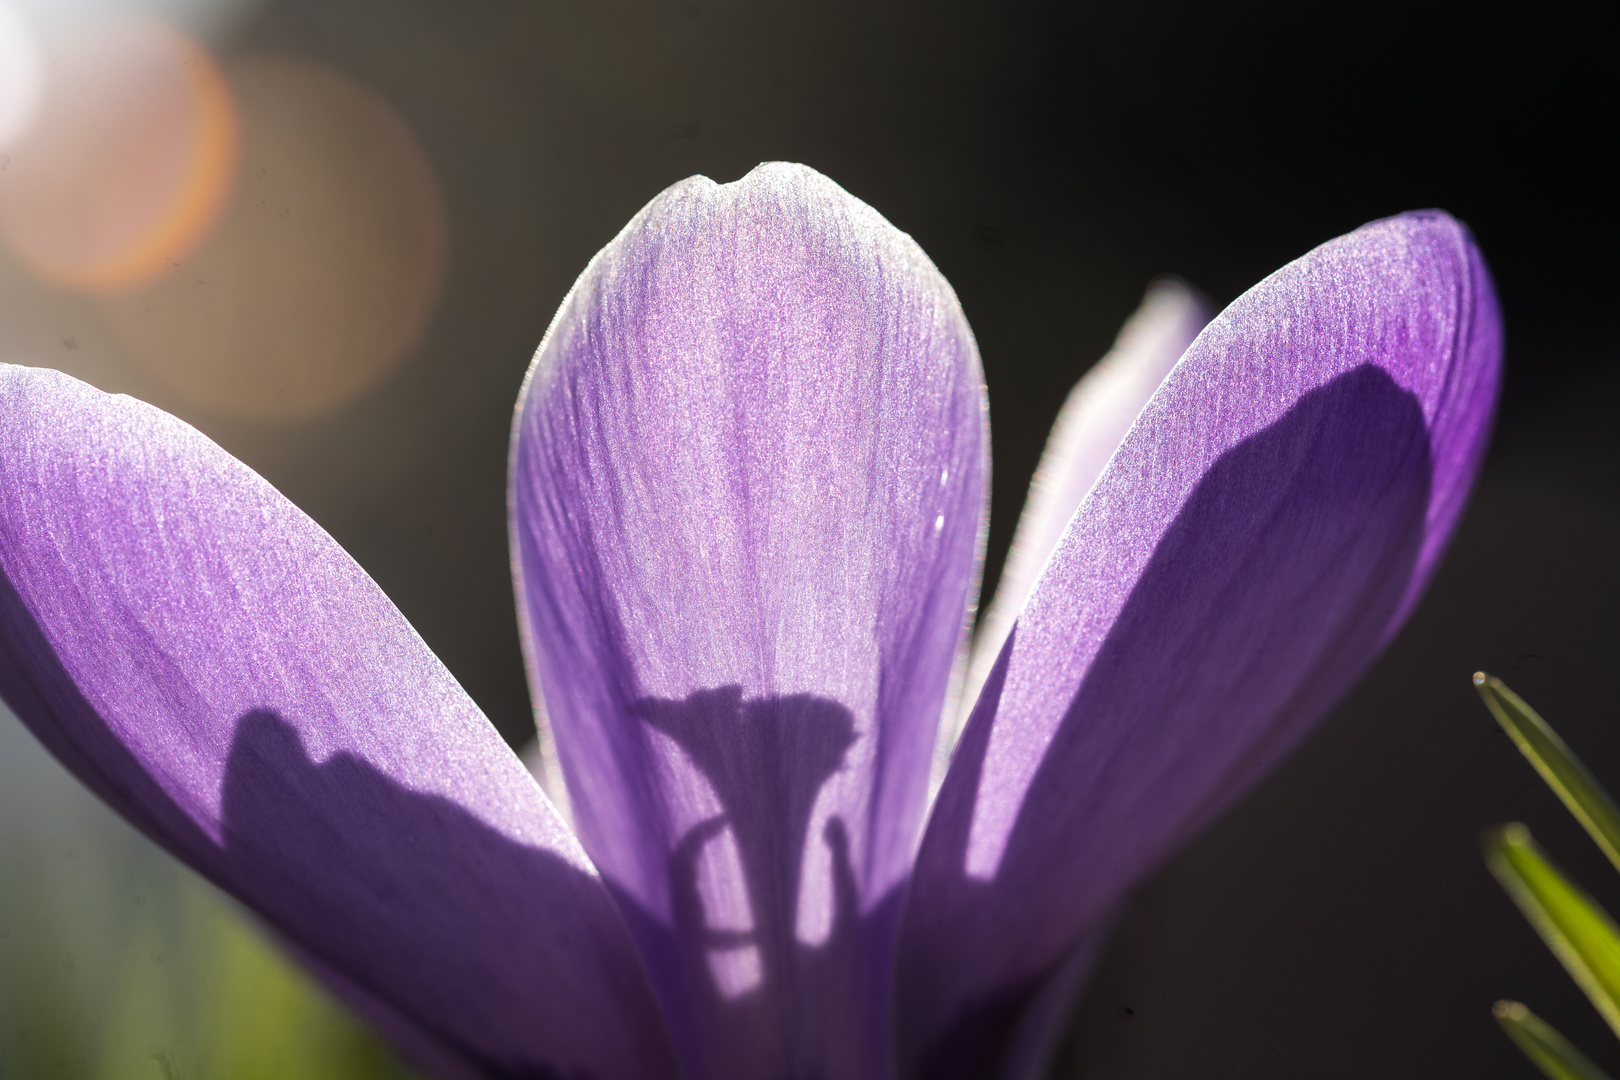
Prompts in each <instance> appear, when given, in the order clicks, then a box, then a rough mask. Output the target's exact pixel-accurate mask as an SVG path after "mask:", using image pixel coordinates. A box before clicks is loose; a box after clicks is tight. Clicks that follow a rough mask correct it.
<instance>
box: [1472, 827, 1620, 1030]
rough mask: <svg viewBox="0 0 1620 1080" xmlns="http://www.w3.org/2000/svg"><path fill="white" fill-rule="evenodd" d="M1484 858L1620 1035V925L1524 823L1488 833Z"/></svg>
mask: <svg viewBox="0 0 1620 1080" xmlns="http://www.w3.org/2000/svg"><path fill="white" fill-rule="evenodd" d="M1484 847H1485V862H1486V864H1487V865H1488V866H1489V867H1490V869H1491V873H1493V874H1495V875H1496V879H1497V880H1498V881H1500V882H1501V883H1502V887H1503V888H1504V889H1506V890H1507V893H1508V895H1509V896H1511V897H1512V898H1513V901H1514V903H1516V904H1518V905H1519V910H1520V911H1522V912H1523V913H1524V916H1525V918H1526V919H1528V920H1529V921H1530V925H1531V926H1533V927H1535V929H1536V932H1537V933H1539V934H1540V935H1541V938H1542V940H1543V941H1545V942H1546V943H1547V946H1548V948H1550V949H1552V951H1553V954H1554V955H1556V956H1557V957H1558V959H1559V960H1560V961H1561V962H1562V963H1563V965H1564V967H1565V969H1567V970H1568V971H1569V973H1570V975H1571V976H1572V977H1574V979H1575V981H1576V983H1578V984H1579V985H1580V987H1581V989H1582V990H1584V991H1585V992H1586V996H1587V997H1588V998H1590V999H1591V1000H1592V1004H1593V1005H1595V1006H1596V1007H1597V1010H1598V1012H1600V1013H1602V1014H1603V1019H1604V1020H1606V1021H1607V1022H1608V1024H1609V1027H1611V1028H1613V1029H1614V1031H1615V1033H1616V1034H1617V1035H1620V930H1616V928H1615V925H1614V922H1613V920H1611V919H1610V918H1609V916H1608V913H1607V912H1605V911H1604V910H1603V909H1602V908H1601V907H1600V906H1599V905H1598V904H1597V902H1596V901H1594V900H1593V899H1592V898H1591V897H1589V896H1587V895H1586V894H1585V893H1584V892H1582V891H1581V890H1580V889H1579V888H1577V887H1576V886H1575V885H1573V884H1572V883H1571V882H1570V881H1569V880H1568V879H1567V878H1565V877H1564V875H1563V874H1561V873H1560V872H1559V871H1558V869H1557V868H1556V867H1554V866H1553V865H1552V863H1551V862H1550V861H1549V860H1548V859H1547V856H1546V855H1545V854H1544V853H1543V852H1542V851H1541V849H1540V848H1539V847H1537V846H1536V843H1535V841H1534V840H1532V839H1531V838H1530V830H1528V829H1526V828H1525V827H1524V826H1523V825H1519V824H1513V825H1504V826H1503V827H1501V828H1500V829H1493V830H1492V831H1491V832H1489V833H1487V834H1486V836H1485V838H1484Z"/></svg>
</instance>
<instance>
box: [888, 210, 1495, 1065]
mask: <svg viewBox="0 0 1620 1080" xmlns="http://www.w3.org/2000/svg"><path fill="white" fill-rule="evenodd" d="M1501 341H1502V338H1501V325H1500V316H1499V312H1498V309H1497V305H1496V299H1495V295H1494V292H1493V290H1492V286H1491V282H1490V278H1489V275H1488V273H1487V272H1486V269H1485V265H1484V262H1483V261H1482V259H1481V257H1480V255H1479V252H1478V251H1477V249H1476V248H1475V247H1474V245H1473V243H1472V241H1471V239H1470V238H1469V236H1468V234H1467V232H1466V230H1465V229H1464V228H1463V227H1462V226H1461V225H1459V224H1458V223H1457V222H1455V221H1453V220H1452V219H1451V218H1449V217H1447V216H1446V215H1445V214H1442V213H1439V212H1429V213H1421V214H1408V215H1405V216H1402V217H1398V218H1393V219H1390V220H1387V221H1381V222H1376V223H1374V224H1371V225H1368V226H1366V227H1364V228H1362V229H1360V230H1358V231H1356V232H1354V233H1352V234H1350V235H1349V236H1345V237H1341V238H1340V239H1338V240H1334V241H1332V242H1330V243H1328V244H1324V245H1323V246H1322V247H1320V248H1317V249H1316V250H1315V251H1313V252H1311V253H1310V254H1308V255H1306V256H1305V257H1304V258H1302V259H1300V260H1298V261H1297V262H1294V263H1292V264H1290V265H1289V266H1287V267H1284V268H1283V269H1282V270H1280V271H1279V272H1277V273H1276V274H1274V275H1272V276H1271V277H1269V278H1267V279H1266V280H1265V281H1263V282H1261V283H1260V284H1259V285H1257V286H1256V287H1255V288H1254V289H1252V290H1250V291H1249V292H1248V293H1247V294H1245V295H1244V296H1243V297H1241V298H1240V299H1238V300H1237V301H1236V302H1235V303H1234V304H1233V305H1232V306H1231V307H1229V308H1228V309H1227V310H1226V311H1225V312H1223V313H1222V314H1221V315H1220V316H1219V317H1218V318H1217V319H1216V320H1215V321H1214V322H1213V323H1211V324H1210V326H1209V327H1208V328H1207V329H1206V330H1205V331H1204V332H1203V333H1202V334H1200V335H1199V337H1198V339H1197V341H1196V342H1194V344H1193V345H1192V347H1191V348H1190V349H1188V350H1187V353H1186V355H1185V356H1184V357H1183V358H1182V360H1181V361H1180V363H1179V364H1178V365H1177V366H1176V368H1175V369H1174V371H1172V373H1171V374H1170V376H1169V377H1168V378H1167V379H1166V380H1165V382H1164V384H1163V385H1162V386H1161V387H1160V389H1159V391H1158V392H1157V393H1156V394H1155V395H1154V397H1153V398H1152V400H1151V401H1150V402H1149V403H1148V405H1147V406H1146V408H1145V409H1144V410H1143V413H1142V415H1141V416H1140V418H1138V420H1137V422H1136V425H1135V427H1134V428H1132V430H1131V432H1130V434H1129V435H1128V436H1127V437H1126V439H1125V441H1124V443H1123V444H1122V445H1121V446H1120V449H1119V451H1118V452H1117V454H1116V455H1115V456H1114V458H1113V460H1112V461H1111V462H1110V463H1109V465H1108V467H1107V469H1106V470H1105V471H1104V473H1103V475H1102V477H1101V478H1099V480H1098V481H1097V483H1096V485H1095V487H1094V488H1093V489H1092V491H1091V493H1090V494H1089V495H1088V496H1087V498H1086V500H1085V502H1084V503H1083V504H1082V506H1081V508H1080V510H1079V512H1078V514H1077V515H1076V517H1075V519H1074V521H1073V522H1072V523H1071V524H1070V526H1069V529H1068V531H1067V533H1066V534H1065V535H1064V537H1063V539H1062V541H1061V542H1060V544H1059V546H1058V549H1057V551H1056V552H1055V553H1054V554H1053V556H1052V558H1051V560H1050V562H1049V563H1048V565H1047V567H1046V570H1045V572H1044V574H1043V575H1042V577H1041V579H1040V580H1039V582H1038V583H1037V584H1036V587H1035V590H1034V592H1033V594H1032V595H1031V597H1030V599H1029V601H1028V603H1027V604H1026V605H1025V608H1024V611H1023V613H1022V615H1021V616H1020V619H1019V622H1018V624H1017V626H1016V627H1015V628H1014V630H1013V632H1012V636H1011V638H1010V640H1009V642H1008V644H1007V646H1006V647H1005V648H1004V649H1003V650H1002V653H1001V655H1000V658H999V659H998V660H997V662H996V665H995V667H994V669H993V671H992V673H991V676H990V678H989V680H988V681H987V682H986V685H985V690H984V692H983V694H982V695H981V698H980V700H979V702H978V704H977V706H976V707H975V709H974V712H973V715H972V719H971V720H970V721H969V723H968V728H967V731H966V733H965V734H964V736H963V740H962V746H961V747H960V748H959V750H958V752H957V755H956V760H955V762H954V763H953V765H952V770H951V773H950V774H949V775H948V776H947V778H946V781H945V786H944V788H943V790H942V792H941V795H940V798H939V800H938V802H937V804H936V806H935V808H934V812H933V817H932V818H931V820H930V822H929V826H928V831H927V834H926V836H925V839H924V841H923V846H922V850H921V854H920V856H919V862H918V868H917V873H916V877H915V879H914V882H913V887H912V892H911V894H910V902H909V906H908V908H907V911H906V914H905V917H904V922H903V925H902V930H901V944H900V965H901V966H900V972H901V974H900V980H901V982H900V986H899V987H898V991H897V992H898V993H899V995H900V997H899V1005H898V1008H899V1035H898V1038H899V1040H900V1053H901V1060H902V1062H903V1064H904V1066H905V1068H904V1069H903V1073H902V1074H903V1075H918V1076H943V1075H956V1073H955V1072H953V1071H952V1070H953V1069H959V1068H960V1069H963V1070H965V1071H964V1075H990V1074H991V1073H992V1072H993V1071H994V1068H993V1067H994V1063H995V1061H996V1059H997V1057H998V1056H999V1055H1000V1053H1001V1051H1000V1049H999V1047H1000V1044H999V1043H998V1039H1000V1038H1002V1036H1004V1035H1005V1033H1006V1029H1007V1025H1008V1024H1009V1023H1010V1022H1011V1020H1012V1019H1014V1018H1016V1017H1017V1015H1018V1013H1019V1011H1020V1008H1021V1005H1022V1002H1023V1001H1024V1000H1026V999H1028V998H1029V997H1031V996H1033V995H1035V994H1037V993H1039V992H1040V991H1041V989H1042V987H1043V984H1044V982H1045V981H1046V980H1047V979H1048V977H1049V976H1050V974H1051V973H1052V972H1053V971H1055V970H1056V969H1057V968H1058V967H1059V965H1060V964H1061V963H1062V960H1063V958H1064V957H1065V955H1067V954H1068V952H1069V951H1070V950H1071V949H1073V948H1074V947H1075V946H1076V943H1077V942H1079V941H1081V940H1082V939H1083V937H1084V936H1085V935H1086V933H1087V932H1088V928H1090V927H1092V925H1093V924H1094V922H1095V920H1097V919H1098V918H1099V917H1100V916H1101V914H1102V913H1103V912H1105V911H1106V910H1107V909H1108V908H1109V907H1110V906H1111V905H1112V904H1113V903H1114V902H1115V901H1116V900H1117V899H1118V898H1119V897H1120V895H1121V893H1122V892H1123V891H1124V890H1125V889H1127V888H1129V887H1130V886H1131V885H1132V884H1133V883H1134V882H1136V881H1137V880H1139V879H1140V878H1141V876H1142V875H1143V874H1144V873H1146V872H1147V871H1148V870H1149V869H1150V868H1152V867H1153V866H1154V865H1155V864H1156V863H1157V862H1159V861H1160V860H1162V859H1163V858H1164V857H1165V856H1166V855H1167V854H1169V852H1171V851H1172V850H1173V849H1174V848H1175V847H1176V846H1177V845H1179V844H1180V843H1182V842H1183V841H1185V840H1186V839H1187V838H1188V837H1189V836H1190V835H1191V834H1192V833H1193V832H1194V831H1195V830H1196V829H1197V828H1199V827H1200V826H1202V825H1203V824H1204V823H1206V822H1207V821H1208V820H1209V819H1210V818H1211V816H1213V815H1214V814H1215V813H1217V812H1218V811H1219V810H1220V809H1222V808H1223V807H1224V806H1226V805H1227V804H1229V803H1230V802H1231V801H1232V800H1233V799H1234V798H1235V797H1236V796H1237V795H1239V794H1240V793H1241V792H1242V791H1243V790H1244V789H1245V788H1246V787H1247V786H1248V785H1249V784H1251V783H1252V782H1253V781H1254V780H1255V779H1257V778H1258V777H1259V776H1260V775H1261V774H1262V773H1263V772H1264V771H1265V770H1266V769H1267V768H1269V767H1270V766H1271V765H1273V764H1274V763H1275V762H1276V761H1277V760H1278V758H1279V757H1280V756H1281V755H1283V754H1284V753H1286V752H1287V751H1288V750H1289V749H1291V748H1292V747H1293V746H1294V745H1295V744H1296V743H1297V742H1298V741H1299V739H1300V738H1301V737H1303V735H1304V734H1305V733H1306V732H1307V731H1308V730H1309V728H1310V727H1311V726H1312V724H1314V723H1315V722H1316V720H1317V719H1319V718H1320V717H1321V716H1322V714H1323V713H1324V712H1325V711H1326V710H1327V709H1328V708H1329V707H1331V706H1332V705H1333V703H1334V702H1335V701H1336V700H1337V699H1338V697H1339V696H1340V695H1341V694H1342V693H1343V692H1344V691H1345V690H1346V689H1347V688H1348V687H1349V686H1350V684H1351V683H1352V682H1353V681H1354V680H1355V678H1356V677H1357V676H1358V675H1359V674H1360V672H1361V671H1362V670H1363V669H1364V668H1365V667H1366V666H1367V664H1368V663H1369V662H1370V661H1371V660H1372V658H1373V657H1374V656H1376V655H1377V653H1378V652H1379V650H1380V649H1381V648H1382V647H1383V646H1384V644H1385V643H1386V642H1387V641H1388V640H1389V638H1390V637H1391V636H1392V635H1393V634H1394V633H1395V631H1396V630H1397V629H1398V628H1399V626H1400V624H1401V621H1402V620H1403V619H1404V618H1405V616H1406V614H1407V612H1408V611H1409V610H1410V609H1411V607H1412V605H1413V604H1414V603H1415V602H1416V600H1417V598H1418V596H1419V595H1420V593H1421V592H1422V589H1423V587H1424V585H1425V583H1426V582H1427V580H1428V578H1429V576H1430V574H1431V572H1432V571H1433V569H1434V566H1435V563H1436V561H1437V560H1438V558H1439V556H1440V552H1441V549H1442V548H1443V547H1444V545H1445V542H1446V539H1447V537H1448V536H1449V535H1450V533H1451V530H1452V528H1453V526H1454V525H1455V523H1456V519H1457V515H1458V513H1459V512H1460V509H1461V506H1462V503H1463V501H1464V499H1465V498H1466V495H1467V492H1468V488H1469V485H1470V483H1471V481H1472V479H1473V476H1474V474H1475V472H1476V470H1477V468H1478V465H1479V462H1480V459H1481V456H1482V454H1483V452H1484V448H1485V443H1486V439H1487V435H1488V430H1489V426H1490V417H1491V412H1492V408H1493V405H1494V402H1495V397H1496V388H1497V381H1498V375H1499V368H1500V358H1501Z"/></svg>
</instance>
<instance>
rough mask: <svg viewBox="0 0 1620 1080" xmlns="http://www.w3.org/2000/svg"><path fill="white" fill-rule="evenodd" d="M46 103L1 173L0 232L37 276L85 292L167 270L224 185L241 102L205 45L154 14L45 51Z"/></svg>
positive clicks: (216, 206)
mask: <svg viewBox="0 0 1620 1080" xmlns="http://www.w3.org/2000/svg"><path fill="white" fill-rule="evenodd" d="M49 57H50V66H49V72H48V74H47V76H46V79H45V84H44V86H45V90H44V97H43V100H42V101H41V102H40V103H39V106H38V109H37V115H35V117H34V118H33V121H32V123H31V124H30V126H29V132H28V134H27V136H26V137H25V138H24V139H23V140H22V141H21V142H19V143H18V144H17V145H16V146H15V147H14V148H13V149H12V150H11V152H10V154H9V155H8V160H7V162H6V167H5V169H4V170H3V171H0V229H3V230H4V233H5V236H6V239H7V240H9V241H10V243H11V246H12V248H13V249H14V250H15V251H16V252H17V254H18V255H19V256H20V257H21V258H22V260H23V262H24V263H25V264H26V265H27V266H28V267H29V268H30V269H32V270H33V271H34V272H35V273H36V274H38V275H39V276H41V277H43V278H44V279H46V280H47V281H50V282H52V283H53V284H57V285H62V286H66V287H68V288H73V289H83V290H88V291H91V292H117V291H120V290H124V289H130V288H135V287H138V286H140V285H142V284H144V283H146V282H149V281H152V280H154V279H155V278H158V277H161V276H162V275H163V274H165V273H167V272H168V271H169V270H170V269H171V268H172V267H173V266H174V265H175V263H176V262H177V261H179V260H180V259H183V258H184V257H185V256H186V255H187V254H189V253H190V252H191V251H192V249H194V248H195V247H196V245H197V244H198V243H199V242H200V241H201V240H202V239H203V237H205V236H206V235H207V234H208V231H209V229H210V228H212V226H213V224H214V222H215V220H216V219H217V218H218V217H219V212H220V210H221V208H222V207H223V206H224V204H225V201H226V199H227V197H228V196H229V194H230V188H231V179H232V176H233V174H234V172H235V167H236V157H237V128H236V115H235V109H234V107H233V105H232V103H231V95H230V90H229V88H228V87H227V85H226V83H225V77H224V75H223V74H222V73H221V72H220V70H219V68H218V66H217V65H216V64H215V63H214V61H213V59H212V58H211V57H210V56H209V55H208V53H207V52H206V51H205V50H204V49H203V47H202V46H201V45H199V44H197V43H196V42H194V41H192V40H191V39H190V38H188V37H186V36H185V35H184V34H182V33H181V32H180V31H178V30H176V29H174V28H173V27H171V26H169V25H167V24H165V23H161V22H158V21H157V20H155V19H149V18H128V19H118V20H113V21H110V22H103V23H99V24H95V25H93V26H92V27H90V28H89V29H87V30H84V31H81V32H79V33H77V34H74V35H72V36H70V37H69V38H67V39H65V40H64V41H62V42H61V43H60V44H59V45H58V46H57V47H55V48H53V49H52V50H51V51H50V54H49Z"/></svg>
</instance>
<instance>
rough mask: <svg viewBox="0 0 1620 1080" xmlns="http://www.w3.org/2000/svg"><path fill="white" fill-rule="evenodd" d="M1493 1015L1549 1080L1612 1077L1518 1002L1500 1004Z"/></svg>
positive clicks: (1498, 1003)
mask: <svg viewBox="0 0 1620 1080" xmlns="http://www.w3.org/2000/svg"><path fill="white" fill-rule="evenodd" d="M1491 1014H1492V1015H1493V1016H1495V1017H1496V1022H1497V1023H1498V1024H1501V1025H1502V1030H1503V1031H1505V1032H1507V1036H1508V1038H1510V1039H1512V1040H1513V1042H1514V1044H1515V1045H1516V1046H1518V1048H1519V1049H1520V1050H1522V1051H1523V1052H1524V1056H1525V1057H1527V1058H1529V1059H1530V1060H1531V1061H1532V1062H1534V1063H1535V1065H1536V1068H1538V1069H1540V1070H1541V1071H1542V1072H1543V1073H1545V1074H1546V1075H1547V1076H1548V1077H1549V1080H1609V1074H1608V1073H1606V1072H1604V1071H1603V1070H1602V1069H1600V1068H1598V1067H1597V1066H1596V1065H1595V1064H1593V1063H1592V1059H1591V1058H1588V1057H1587V1056H1586V1055H1585V1054H1583V1053H1581V1052H1580V1051H1579V1050H1578V1049H1576V1048H1575V1044H1574V1043H1572V1042H1570V1041H1569V1040H1568V1039H1566V1038H1564V1037H1563V1036H1562V1035H1560V1034H1559V1033H1558V1031H1557V1030H1556V1029H1555V1028H1554V1027H1553V1026H1552V1025H1551V1024H1549V1023H1547V1022H1546V1021H1545V1020H1543V1019H1541V1017H1539V1016H1537V1015H1536V1014H1535V1013H1533V1012H1531V1011H1530V1010H1529V1009H1527V1008H1525V1007H1524V1006H1523V1005H1521V1004H1519V1003H1518V1002H1517V1001H1498V1002H1497V1003H1496V1007H1495V1008H1494V1009H1492V1010H1491Z"/></svg>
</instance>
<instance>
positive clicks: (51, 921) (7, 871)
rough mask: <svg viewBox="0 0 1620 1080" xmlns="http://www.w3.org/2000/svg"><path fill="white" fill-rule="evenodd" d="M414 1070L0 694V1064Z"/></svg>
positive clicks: (375, 1077)
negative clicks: (108, 803) (4, 705)
mask: <svg viewBox="0 0 1620 1080" xmlns="http://www.w3.org/2000/svg"><path fill="white" fill-rule="evenodd" d="M415 1075H416V1074H414V1073H412V1072H411V1071H410V1070H408V1069H407V1068H406V1067H405V1066H403V1065H402V1064H401V1063H400V1062H399V1060H398V1059H397V1058H396V1057H395V1056H394V1054H393V1053H392V1051H391V1050H390V1049H389V1048H388V1047H387V1046H386V1045H385V1044H384V1043H383V1042H382V1041H381V1040H380V1039H379V1038H378V1037H377V1036H376V1035H375V1034H374V1033H373V1032H372V1031H371V1029H370V1028H368V1027H367V1026H366V1025H364V1024H363V1023H361V1022H360V1021H359V1020H357V1019H356V1018H355V1017H354V1016H353V1015H352V1014H350V1013H349V1012H348V1010H347V1009H345V1008H344V1007H343V1006H342V1005H340V1004H338V1003H337V1002H336V1001H334V1000H333V998H332V997H331V996H330V995H328V994H327V993H326V992H325V990H324V989H322V988H321V987H319V986H318V985H316V984H315V983H314V982H313V980H311V979H310V977H309V976H308V975H306V974H305V973H304V972H303V971H302V970H301V969H300V968H299V967H297V966H296V965H295V964H293V963H292V962H290V961H289V960H288V959H287V958H286V957H285V956H284V955H283V954H282V952H281V951H280V950H279V949H278V948H277V947H275V946H273V945H272V944H270V943H269V942H268V941H267V940H266V939H265V937H264V936H263V934H262V933H261V932H260V931H259V930H258V929H257V928H255V927H254V926H252V925H250V922H249V920H248V919H247V917H246V916H245V915H244V914H243V913H242V912H241V911H240V909H238V908H237V907H236V905H235V904H234V903H232V902H231V901H230V900H228V899H226V898H225V897H224V896H222V895H221V894H220V893H218V892H217V891H216V890H215V889H214V888H213V887H211V886H210V885H208V884H207V883H205V882H203V881H202V880H201V879H199V878H198V877H196V876H195V875H194V874H192V873H191V872H190V871H188V870H186V869H184V868H183V867H181V866H180V865H179V864H178V863H176V862H175V861H174V860H173V859H171V858H169V857H168V856H167V855H165V854H164V853H163V852H161V851H159V850H157V848H156V847H154V846H153V845H152V844H151V843H150V842H148V841H147V840H145V839H144V838H143V837H141V836H139V835H137V834H136V833H135V832H134V831H133V830H131V829H130V828H129V827H128V826H126V825H124V823H123V822H122V821H120V820H118V819H117V818H116V817H114V816H113V815H112V813H111V812H110V811H108V810H106V809H105V808H103V807H102V806H101V805H100V804H99V803H98V802H97V801H96V800H95V799H94V798H93V797H92V796H91V795H89V794H88V793H87V792H85V791H84V790H83V789H82V788H81V787H80V786H79V785H78V783H77V781H75V780H73V779H72V778H71V777H69V776H68V775H67V774H66V773H65V772H64V771H63V770H62V769H61V768H60V766H58V765H57V764H56V763H55V762H54V761H53V760H51V759H50V758H49V757H48V756H47V755H46V753H45V752H44V750H42V749H41V748H40V747H39V746H38V744H37V743H35V742H34V740H33V738H32V736H30V735H29V734H28V733H27V732H26V731H24V730H23V729H22V727H21V725H20V724H19V723H18V722H17V721H16V720H15V719H14V718H13V717H12V716H10V715H9V713H6V712H5V711H4V710H0V1078H4V1080H284V1078H298V1080H407V1078H409V1077H413V1076H415Z"/></svg>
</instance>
